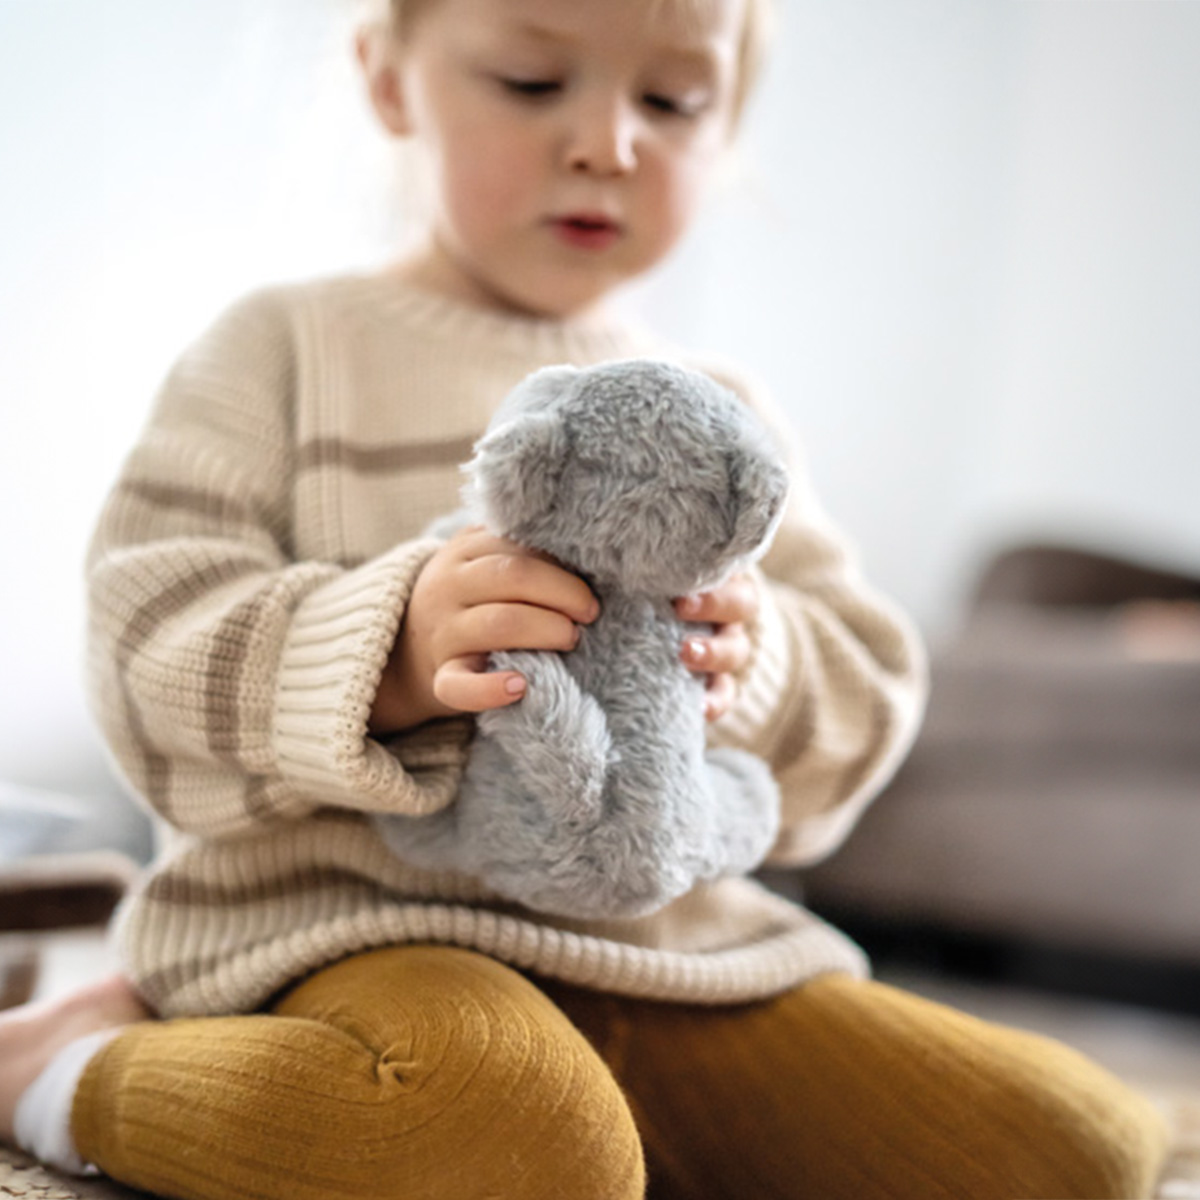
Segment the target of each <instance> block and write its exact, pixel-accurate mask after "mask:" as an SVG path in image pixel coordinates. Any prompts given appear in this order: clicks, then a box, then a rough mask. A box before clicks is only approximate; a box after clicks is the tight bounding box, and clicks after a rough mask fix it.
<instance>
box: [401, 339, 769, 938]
mask: <svg viewBox="0 0 1200 1200" xmlns="http://www.w3.org/2000/svg"><path fill="white" fill-rule="evenodd" d="M466 470H467V472H468V475H469V482H468V484H467V486H466V487H465V489H464V500H465V503H466V508H465V511H464V512H463V513H461V514H458V515H457V517H456V519H453V520H452V524H457V525H458V526H461V525H464V524H467V523H468V522H476V523H482V524H484V525H485V526H487V528H488V529H489V530H491V531H492V532H494V533H498V534H503V535H505V536H506V537H509V538H511V539H513V540H514V541H517V542H519V543H521V544H523V545H526V546H530V547H534V548H536V549H539V550H543V551H546V552H547V553H549V554H551V555H552V556H553V557H554V558H556V559H557V560H559V561H560V562H561V563H562V564H564V565H565V566H567V567H568V568H569V569H571V570H573V571H575V572H577V573H578V574H579V575H581V576H582V577H583V578H584V579H585V580H586V581H587V582H588V583H589V584H590V585H591V587H592V589H593V591H594V592H595V594H596V596H597V597H598V598H599V601H600V606H601V612H600V616H599V617H598V618H597V619H596V621H595V622H593V623H592V624H591V625H589V626H586V627H584V629H583V634H582V640H581V641H580V643H579V645H578V647H577V648H576V649H575V650H573V651H571V652H570V653H567V654H557V653H552V652H527V651H515V652H511V653H501V654H493V655H492V656H491V663H492V666H493V667H495V668H497V669H502V670H510V669H511V670H516V671H520V672H521V673H522V674H523V675H524V676H525V678H526V680H527V681H528V688H527V690H526V694H525V696H524V697H523V698H522V699H521V700H520V701H519V702H517V703H516V704H514V705H512V706H510V707H507V708H501V709H496V710H494V711H491V712H485V713H482V714H481V715H480V716H479V719H478V725H477V730H476V736H475V739H474V741H473V742H472V745H471V747H470V750H469V756H468V760H467V764H466V768H465V773H464V777H463V780H462V787H461V791H460V793H459V796H458V798H457V800H456V801H455V803H454V804H452V805H451V806H450V807H448V808H446V809H444V810H442V811H441V812H438V813H435V814H433V815H430V816H422V817H405V816H396V815H389V816H385V817H381V818H377V821H378V824H379V826H380V828H381V829H382V831H383V833H384V836H385V839H386V840H387V842H388V843H389V845H390V846H391V847H392V849H393V850H394V851H395V852H396V853H397V854H398V855H400V856H401V857H402V858H403V859H405V861H407V862H410V863H412V864H414V865H417V866H423V867H431V868H440V867H453V868H456V869H459V870H462V871H467V872H470V873H471V874H474V875H476V876H478V877H480V878H481V880H482V881H483V882H484V883H485V884H486V885H488V886H489V887H491V888H492V889H494V890H495V891H497V892H499V893H500V894H502V895H503V896H505V897H507V898H509V899H511V900H515V901H517V902H519V903H521V904H524V905H526V906H527V907H529V908H533V909H537V910H539V911H542V912H546V913H553V914H556V915H559V916H565V917H617V916H633V915H638V914H641V913H646V912H650V911H652V910H654V909H656V908H659V907H661V906H662V905H664V904H666V903H667V902H668V901H670V900H672V899H674V898H675V897H677V896H679V895H681V894H683V893H684V892H686V891H688V890H689V889H690V888H691V887H692V886H693V885H694V884H695V883H696V882H697V881H698V880H703V879H710V878H713V877H715V876H718V875H722V874H730V873H740V872H745V871H747V870H750V869H752V868H753V867H755V866H757V865H758V863H759V862H761V861H762V859H763V857H764V855H765V854H766V852H767V851H768V850H769V849H770V847H771V844H772V842H773V840H774V838H775V834H776V831H777V826H778V819H779V817H778V814H779V796H778V791H777V789H776V786H775V782H774V780H773V779H772V776H771V773H770V771H769V769H768V767H767V765H766V764H765V763H764V762H763V761H762V760H761V759H758V758H756V757H754V756H753V755H750V754H746V753H743V752H741V751H738V750H731V749H716V750H709V751H706V749H705V721H704V714H703V703H702V698H703V689H704V684H703V682H702V680H701V679H700V678H698V677H697V676H696V675H694V674H693V673H692V672H690V671H689V670H687V668H685V667H684V666H683V664H682V663H681V662H680V657H679V653H680V647H681V643H682V638H683V636H684V633H685V629H686V627H685V626H684V624H683V623H682V622H681V621H680V620H679V619H678V618H677V617H676V616H675V613H674V609H673V607H672V598H673V597H676V596H682V595H687V594H690V593H693V592H699V591H705V590H708V589H710V588H712V587H713V586H714V585H715V584H717V583H719V582H721V581H722V580H724V579H725V578H727V577H728V576H729V575H731V574H732V573H734V572H735V571H737V570H740V569H742V568H743V567H745V566H746V565H747V564H749V563H750V562H752V561H753V560H754V559H755V558H756V557H758V556H759V554H760V553H761V552H762V551H763V549H764V548H765V545H766V543H767V542H768V540H769V539H770V537H771V535H772V533H773V532H774V530H775V527H776V525H777V523H778V521H779V518H780V515H781V512H782V508H783V503H784V499H785V495H786V492H787V476H786V473H785V471H784V468H783V466H782V465H781V463H780V461H779V459H778V457H777V456H776V454H775V452H774V451H773V449H772V448H771V446H770V445H769V443H768V440H767V437H766V434H765V433H764V431H763V430H762V429H761V427H760V426H759V425H758V424H757V422H756V420H755V418H754V417H753V416H752V414H751V413H750V412H749V411H748V410H747V409H746V408H745V406H744V405H743V404H742V403H741V402H740V401H739V400H738V399H737V398H736V397H735V396H733V395H732V394H731V393H729V392H728V391H726V390H725V389H723V388H721V387H720V386H719V385H717V384H716V383H715V382H714V381H713V380H711V379H710V378H709V377H707V376H705V375H700V374H697V373H695V372H691V371H685V370H683V369H681V368H679V367H675V366H672V365H669V364H667V363H662V362H656V361H650V360H640V359H639V360H633V361H628V362H620V363H611V364H606V365H603V366H598V367H591V368H587V369H582V370H580V369H576V368H572V367H550V368H546V369H545V370H542V371H538V372H536V373H535V374H533V375H531V376H529V377H528V378H527V379H526V380H525V381H524V382H523V383H521V384H520V385H519V386H518V387H517V388H515V389H514V390H513V391H512V392H511V393H510V394H509V395H508V397H507V398H506V399H505V400H504V402H503V403H502V404H501V406H500V408H499V409H498V410H497V412H496V414H495V416H494V418H493V420H492V422H491V424H490V426H489V428H488V430H487V432H486V433H485V434H484V436H483V437H482V438H481V439H480V441H479V442H478V444H477V445H476V447H475V455H474V458H473V459H472V461H471V462H470V463H469V464H468V466H467V468H466ZM449 528H450V526H449V525H446V524H443V528H442V532H443V533H445V532H448V530H449Z"/></svg>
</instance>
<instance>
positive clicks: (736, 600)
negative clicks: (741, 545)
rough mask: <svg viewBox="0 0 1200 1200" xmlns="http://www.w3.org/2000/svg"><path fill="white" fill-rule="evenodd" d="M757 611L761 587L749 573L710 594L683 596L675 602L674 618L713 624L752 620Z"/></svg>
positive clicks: (731, 580)
mask: <svg viewBox="0 0 1200 1200" xmlns="http://www.w3.org/2000/svg"><path fill="white" fill-rule="evenodd" d="M758 609H759V596H758V586H757V584H756V583H755V582H754V579H753V577H752V576H750V575H747V574H741V575H734V576H733V577H732V578H731V579H728V580H726V581H725V582H724V583H723V584H721V586H720V587H717V588H714V589H713V590H712V591H711V592H700V593H698V594H696V595H693V596H680V597H679V599H677V600H676V601H675V615H676V616H677V617H679V618H680V619H681V620H684V621H707V622H709V623H710V624H713V625H728V624H733V623H734V622H737V621H742V622H748V621H752V620H753V619H754V617H755V616H756V615H757V614H758Z"/></svg>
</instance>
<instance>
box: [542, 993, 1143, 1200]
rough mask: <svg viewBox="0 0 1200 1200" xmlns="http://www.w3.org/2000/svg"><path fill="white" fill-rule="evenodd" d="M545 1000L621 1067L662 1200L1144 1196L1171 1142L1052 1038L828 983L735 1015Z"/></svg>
mask: <svg viewBox="0 0 1200 1200" xmlns="http://www.w3.org/2000/svg"><path fill="white" fill-rule="evenodd" d="M548 991H549V994H550V995H551V996H552V997H553V998H554V999H555V1000H556V1001H557V1003H558V1004H559V1005H560V1007H562V1008H563V1009H564V1011H566V1012H567V1013H568V1015H570V1016H571V1017H572V1019H573V1020H575V1022H576V1023H577V1024H578V1025H579V1027H580V1028H581V1029H583V1030H584V1032H585V1033H587V1034H588V1036H589V1038H590V1039H591V1040H592V1041H593V1043H594V1044H595V1045H596V1046H597V1047H598V1049H599V1050H600V1052H601V1054H603V1055H604V1056H605V1058H606V1059H607V1060H608V1061H609V1063H610V1065H611V1066H612V1067H613V1070H614V1073H615V1074H616V1076H617V1078H618V1080H619V1081H620V1082H621V1084H622V1086H623V1087H624V1088H625V1089H626V1092H627V1094H628V1095H629V1096H630V1102H631V1104H632V1106H633V1109H634V1115H635V1116H636V1118H637V1120H638V1125H639V1128H640V1129H641V1132H642V1138H643V1143H644V1145H645V1147H646V1154H647V1162H648V1170H649V1176H650V1190H649V1197H650V1200H744V1198H746V1197H751V1196H752V1197H754V1198H755V1200H805V1198H807V1197H813V1198H819V1200H962V1198H963V1197H970V1200H1014V1197H1022V1198H1025V1200H1048V1198H1054V1200H1105V1198H1116V1197H1120V1198H1122V1200H1133V1198H1135V1197H1145V1196H1148V1195H1150V1192H1151V1189H1152V1188H1153V1185H1154V1180H1155V1177H1156V1175H1157V1173H1158V1170H1159V1168H1160V1166H1161V1164H1162V1161H1163V1158H1164V1155H1165V1149H1166V1130H1165V1127H1164V1124H1163V1122H1162V1120H1161V1118H1160V1117H1159V1115H1158V1114H1157V1113H1156V1112H1155V1111H1154V1110H1153V1109H1152V1108H1151V1107H1150V1105H1149V1103H1148V1102H1147V1101H1145V1100H1144V1099H1143V1098H1142V1097H1140V1096H1138V1095H1136V1094H1134V1093H1133V1092H1131V1091H1130V1090H1128V1089H1127V1088H1126V1087H1125V1086H1124V1085H1123V1084H1121V1083H1119V1082H1118V1081H1117V1080H1116V1079H1114V1078H1112V1077H1111V1076H1110V1075H1108V1074H1107V1073H1106V1072H1105V1071H1103V1070H1101V1069H1100V1068H1099V1067H1097V1066H1095V1065H1094V1064H1093V1063H1091V1062H1089V1061H1087V1060H1086V1059H1084V1058H1083V1057H1082V1056H1080V1055H1078V1054H1076V1053H1075V1052H1074V1051H1072V1050H1069V1049H1068V1048H1067V1047H1065V1046H1062V1045H1060V1044H1058V1043H1056V1042H1053V1041H1050V1040H1048V1039H1045V1038H1041V1037H1036V1036H1033V1035H1030V1034H1026V1033H1019V1032H1016V1031H1015V1030H1010V1029H1005V1028H1001V1027H998V1026H995V1025H990V1024H987V1023H985V1022H982V1021H979V1020H976V1019H974V1018H971V1017H968V1016H965V1015H963V1014H961V1013H958V1012H955V1011H953V1010H951V1009H949V1008H945V1007H943V1006H941V1005H938V1004H933V1003H931V1002H929V1001H925V1000H922V999H919V998H917V997H914V996H911V995H908V994H906V993H903V992H900V991H897V990H895V989H893V988H890V987H886V986H884V985H882V984H878V983H874V982H870V981H866V980H856V979H850V978H848V977H845V976H833V975H830V976H826V977H823V978H821V979H818V980H816V981H814V982H812V983H810V984H809V985H807V986H805V987H802V988H800V989H798V990H796V991H794V992H792V993H789V994H787V995H785V996H783V997H781V998H779V999H776V1000H773V1001H769V1002H766V1003H760V1004H755V1005H746V1006H740V1007H736V1008H726V1009H703V1008H697V1007H687V1008H680V1007H678V1006H671V1005H665V1004H652V1003H648V1002H637V1001H622V1000H619V999H616V998H612V997H600V996H596V995H594V994H588V993H585V992H582V991H578V990H574V989H569V988H563V987H559V986H557V985H550V986H549V987H548Z"/></svg>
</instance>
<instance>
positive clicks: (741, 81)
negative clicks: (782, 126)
mask: <svg viewBox="0 0 1200 1200" xmlns="http://www.w3.org/2000/svg"><path fill="white" fill-rule="evenodd" d="M430 2H431V0H386V3H387V17H386V24H387V28H388V31H389V33H390V34H391V36H392V37H395V38H403V37H404V34H405V30H406V28H407V26H408V25H409V24H410V23H411V21H412V20H413V14H414V10H416V9H419V8H420V7H421V5H422V4H428V3H430ZM711 2H712V0H652V5H651V11H652V12H653V10H654V9H655V8H657V7H659V6H660V5H664V4H680V5H682V6H684V8H685V10H686V12H687V13H688V14H696V13H699V12H701V11H703V7H704V5H705V4H706V3H711ZM745 5H746V7H745V16H744V18H743V21H742V36H741V40H740V42H739V44H738V60H737V81H736V84H735V87H734V96H733V111H732V117H731V122H730V127H731V129H733V130H736V129H737V127H738V124H739V123H740V121H741V118H742V114H743V113H744V112H745V109H746V102H747V101H748V100H749V98H750V95H751V93H752V92H753V91H754V86H755V84H756V83H757V82H758V79H759V76H760V75H761V74H762V68H763V63H764V62H765V60H766V55H767V46H768V45H769V43H770V41H771V38H772V36H773V35H774V32H775V7H774V0H745Z"/></svg>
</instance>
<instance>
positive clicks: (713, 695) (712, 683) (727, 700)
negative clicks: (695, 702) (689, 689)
mask: <svg viewBox="0 0 1200 1200" xmlns="http://www.w3.org/2000/svg"><path fill="white" fill-rule="evenodd" d="M736 699H737V683H736V682H735V680H734V678H733V676H732V675H725V674H720V675H713V676H710V678H709V683H708V687H707V688H705V691H704V719H705V720H706V721H717V720H720V718H721V717H723V716H724V715H725V714H726V713H727V712H728V711H729V710H730V709H731V708H732V707H733V702H734V701H735V700H736Z"/></svg>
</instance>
